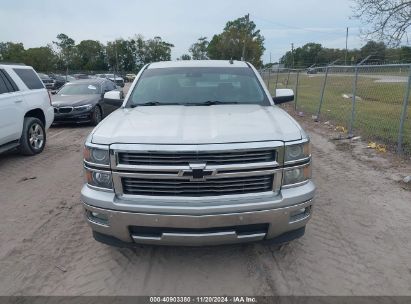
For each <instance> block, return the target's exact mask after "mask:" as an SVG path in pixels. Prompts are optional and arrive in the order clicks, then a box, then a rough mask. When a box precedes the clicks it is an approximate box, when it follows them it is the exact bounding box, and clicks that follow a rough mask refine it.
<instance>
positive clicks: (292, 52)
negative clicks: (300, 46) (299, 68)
mask: <svg viewBox="0 0 411 304" xmlns="http://www.w3.org/2000/svg"><path fill="white" fill-rule="evenodd" d="M291 55H292V58H293V65H292V68H293V69H294V43H291Z"/></svg>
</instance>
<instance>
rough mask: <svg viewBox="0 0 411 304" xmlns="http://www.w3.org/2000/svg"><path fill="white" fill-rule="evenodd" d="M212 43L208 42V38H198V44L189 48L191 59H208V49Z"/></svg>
mask: <svg viewBox="0 0 411 304" xmlns="http://www.w3.org/2000/svg"><path fill="white" fill-rule="evenodd" d="M209 44H210V42H209V41H208V40H207V37H200V38H198V40H197V42H196V43H193V44H192V45H191V47H190V48H189V52H190V53H191V57H192V58H193V60H205V59H208V57H207V47H208V45H209Z"/></svg>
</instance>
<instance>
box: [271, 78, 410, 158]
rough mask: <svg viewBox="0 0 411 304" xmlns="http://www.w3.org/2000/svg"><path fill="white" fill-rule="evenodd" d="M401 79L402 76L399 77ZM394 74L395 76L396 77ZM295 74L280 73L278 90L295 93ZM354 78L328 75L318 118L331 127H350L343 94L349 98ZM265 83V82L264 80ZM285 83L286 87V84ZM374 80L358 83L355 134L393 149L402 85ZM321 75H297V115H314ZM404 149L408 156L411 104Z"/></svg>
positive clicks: (349, 104)
mask: <svg viewBox="0 0 411 304" xmlns="http://www.w3.org/2000/svg"><path fill="white" fill-rule="evenodd" d="M398 74H400V75H401V76H403V75H404V74H405V73H403V72H401V73H398ZM398 74H395V76H398ZM276 78H277V76H276V75H272V76H271V79H270V86H269V90H270V92H274V89H275V82H276ZM296 79H297V77H296V73H291V74H290V75H289V76H288V73H280V74H279V75H278V85H277V88H285V87H288V88H291V89H294V90H295V85H296ZM353 79H354V77H353V75H349V74H330V75H329V77H328V78H327V83H326V89H325V91H324V99H323V104H322V107H321V112H320V118H321V119H322V120H330V121H332V122H333V123H334V124H338V125H341V126H344V127H346V128H347V129H348V128H349V126H350V121H351V111H352V100H351V98H344V97H343V94H346V95H351V94H352V87H353ZM265 80H266V83H267V80H268V79H265ZM287 80H288V84H287ZM376 80H377V79H376V78H371V76H369V77H367V75H362V74H361V75H360V76H359V77H358V81H357V91H356V94H355V95H356V96H358V97H360V98H361V99H358V100H357V101H356V105H355V110H356V111H355V120H354V133H355V134H357V135H361V136H363V137H364V138H366V139H370V140H376V141H379V142H383V143H385V144H387V145H389V146H390V147H392V148H395V147H396V145H397V140H398V131H399V125H400V116H401V111H402V107H403V99H404V93H405V89H406V85H407V84H406V83H405V82H376ZM323 82H324V74H315V75H307V74H305V73H300V76H299V85H298V96H297V104H296V108H297V111H302V112H304V113H307V114H313V115H316V114H317V112H318V108H319V104H320V96H321V87H322V85H323ZM404 148H405V149H406V152H407V153H409V154H411V102H410V103H409V106H408V115H407V120H406V123H405V128H404Z"/></svg>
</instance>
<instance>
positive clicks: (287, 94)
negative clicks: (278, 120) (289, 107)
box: [273, 89, 294, 104]
mask: <svg viewBox="0 0 411 304" xmlns="http://www.w3.org/2000/svg"><path fill="white" fill-rule="evenodd" d="M293 100H294V91H293V90H291V89H277V90H275V96H273V101H274V104H280V103H284V102H289V101H293Z"/></svg>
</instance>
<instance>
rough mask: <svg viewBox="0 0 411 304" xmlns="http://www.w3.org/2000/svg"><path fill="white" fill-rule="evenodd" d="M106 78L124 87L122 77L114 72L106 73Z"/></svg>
mask: <svg viewBox="0 0 411 304" xmlns="http://www.w3.org/2000/svg"><path fill="white" fill-rule="evenodd" d="M106 78H107V79H108V80H111V81H112V82H114V83H115V84H116V85H118V86H119V87H122V88H124V79H123V78H122V77H120V76H118V75H116V74H106Z"/></svg>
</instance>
